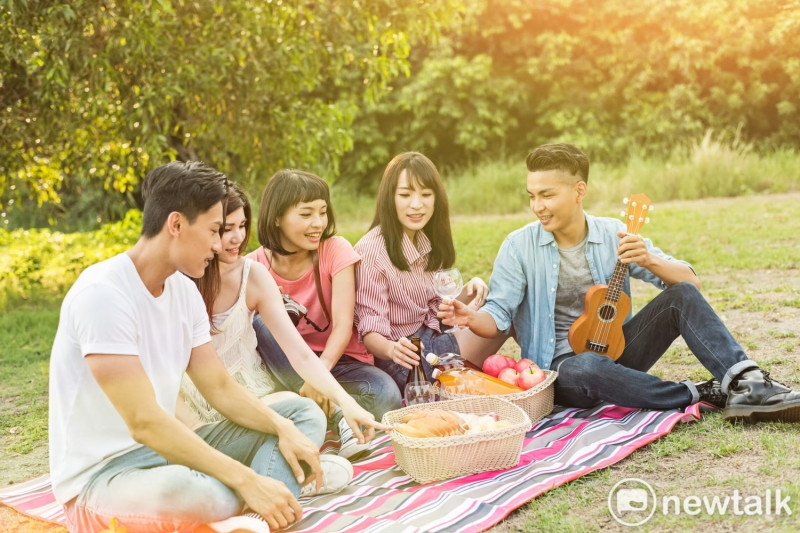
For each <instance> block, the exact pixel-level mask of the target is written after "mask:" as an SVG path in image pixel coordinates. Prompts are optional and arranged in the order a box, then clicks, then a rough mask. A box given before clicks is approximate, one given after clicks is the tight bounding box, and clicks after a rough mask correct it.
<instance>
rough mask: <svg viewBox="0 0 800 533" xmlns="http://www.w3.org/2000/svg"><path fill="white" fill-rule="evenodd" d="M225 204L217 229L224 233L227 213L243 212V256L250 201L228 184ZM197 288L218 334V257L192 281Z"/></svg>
mask: <svg viewBox="0 0 800 533" xmlns="http://www.w3.org/2000/svg"><path fill="white" fill-rule="evenodd" d="M226 200H227V201H226V202H223V205H224V208H223V211H224V212H223V223H222V227H220V229H219V234H220V236H222V235H223V233H224V232H225V218H226V217H227V216H228V214H229V213H233V212H234V211H236V210H237V209H239V208H242V209H243V210H244V218H245V221H246V222H245V231H244V239H242V244H240V245H239V255H244V254H245V252H246V251H247V243H248V242H249V241H250V225H251V221H252V216H251V215H252V209H251V207H250V200H248V199H247V194H246V193H245V192H244V191H243V190H242V189H241V188H240V187H239V186H238V185H236V184H235V183H233V182H230V181H229V182H228V196H227V197H226ZM194 282H195V283H196V284H197V288H198V289H199V290H200V295H201V296H202V297H203V302H205V304H206V312H207V313H208V321H209V322H210V323H211V332H212V333H219V330H218V329H217V328H216V327H214V320H213V312H214V302H215V301H216V299H217V296H219V291H220V288H221V286H222V278H221V276H220V273H219V257H217V256H216V255H215V256H214V259H212V260H211V261H210V262H209V263H208V266H207V267H206V270H205V272H204V273H203V277H201V278H197V279H195V280H194Z"/></svg>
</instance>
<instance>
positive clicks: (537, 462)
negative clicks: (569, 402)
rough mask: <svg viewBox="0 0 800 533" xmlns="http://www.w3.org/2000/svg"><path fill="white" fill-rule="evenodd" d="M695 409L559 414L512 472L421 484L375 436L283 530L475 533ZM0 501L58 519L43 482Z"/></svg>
mask: <svg viewBox="0 0 800 533" xmlns="http://www.w3.org/2000/svg"><path fill="white" fill-rule="evenodd" d="M700 410H701V406H700V405H699V404H698V405H693V406H690V407H688V408H686V409H685V410H683V411H680V410H672V411H640V410H635V409H629V408H623V407H618V406H604V407H599V408H595V409H585V410H580V409H562V410H559V411H558V412H555V413H552V414H551V415H550V416H548V417H545V418H543V419H542V420H540V421H539V422H537V423H536V424H535V425H534V426H533V428H532V430H531V431H530V432H529V433H528V435H527V436H526V438H525V441H524V443H523V449H522V453H521V455H520V462H519V464H517V465H516V466H515V467H513V468H509V469H506V470H498V471H493V472H481V473H478V474H472V475H469V476H463V477H460V478H455V479H450V480H444V481H439V482H432V483H426V484H422V485H421V484H417V483H415V482H414V481H413V480H412V479H411V478H410V477H409V476H408V475H407V474H406V473H405V472H403V471H402V470H401V469H400V468H399V467H398V466H397V465H396V464H395V457H394V451H393V448H392V446H391V439H390V438H389V436H382V437H380V438H379V439H376V441H374V442H373V444H372V447H371V455H370V456H369V457H367V458H365V459H363V460H360V461H358V462H357V463H355V464H354V465H353V468H354V471H355V478H354V479H353V481H352V482H351V484H350V485H349V486H348V487H346V488H345V489H344V490H343V491H341V492H339V493H337V494H331V495H324V496H318V497H315V498H310V499H304V500H303V502H302V504H303V507H304V515H303V516H304V518H303V520H302V521H301V522H300V523H299V524H296V525H295V526H294V527H292V528H290V529H289V530H288V531H290V532H293V533H294V532H298V533H306V532H308V533H310V532H312V531H313V532H322V531H337V532H342V533H361V532H371V533H395V532H399V531H402V532H403V533H406V532H407V533H417V532H422V531H426V532H427V531H431V532H436V531H447V532H453V533H473V532H479V531H484V530H485V529H488V528H489V527H491V526H493V525H494V524H496V523H498V522H499V521H501V520H502V519H503V518H505V517H506V516H508V514H510V513H511V512H512V511H513V510H514V509H516V508H518V507H520V506H521V505H524V504H525V503H526V502H528V501H530V500H532V499H534V498H536V497H537V496H539V495H541V494H543V493H545V492H547V491H548V490H551V489H553V488H555V487H558V486H560V485H563V484H564V483H568V482H569V481H572V480H574V479H577V478H579V477H581V476H583V475H585V474H587V473H589V472H592V471H595V470H598V469H601V468H605V467H607V466H609V465H611V464H614V463H616V462H617V461H619V460H621V459H623V458H624V457H627V456H628V455H630V454H631V453H632V452H633V451H634V450H636V449H638V448H640V447H642V446H644V445H646V444H648V443H650V442H652V441H653V440H655V439H657V438H659V437H661V436H663V435H665V434H667V433H669V432H670V431H671V430H672V429H673V428H674V427H675V425H676V424H677V423H678V422H690V421H693V420H697V419H699V418H700ZM330 441H331V442H330V445H329V446H328V447H327V449H326V450H325V451H326V452H327V453H331V452H335V451H336V450H337V449H338V442H334V441H333V439H330ZM326 444H328V443H327V442H326ZM0 500H2V501H3V502H4V503H6V504H7V505H10V506H12V507H15V508H16V509H18V510H21V511H23V512H26V513H28V514H32V515H35V516H40V517H44V518H46V519H47V520H50V521H55V522H61V521H63V510H62V509H61V507H60V506H59V505H58V504H57V503H55V500H54V498H53V494H52V491H51V489H50V485H49V477H47V476H43V477H40V478H37V479H34V480H30V481H27V482H25V483H20V484H18V485H12V486H10V487H1V488H0Z"/></svg>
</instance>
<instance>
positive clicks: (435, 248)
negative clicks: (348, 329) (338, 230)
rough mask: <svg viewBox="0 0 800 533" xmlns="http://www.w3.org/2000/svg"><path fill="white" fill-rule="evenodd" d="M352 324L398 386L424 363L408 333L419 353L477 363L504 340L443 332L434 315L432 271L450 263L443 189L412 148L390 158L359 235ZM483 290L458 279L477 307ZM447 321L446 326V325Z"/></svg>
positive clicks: (450, 240) (476, 283) (429, 164)
mask: <svg viewBox="0 0 800 533" xmlns="http://www.w3.org/2000/svg"><path fill="white" fill-rule="evenodd" d="M355 250H356V252H358V253H359V254H360V255H361V262H360V263H359V264H358V266H357V270H356V272H357V274H356V280H357V284H356V307H355V315H356V317H355V318H356V324H357V327H358V333H359V335H360V336H361V338H362V339H363V341H364V345H365V346H366V347H367V350H369V352H370V353H372V354H373V355H374V356H375V365H376V366H378V367H380V368H382V369H384V370H385V371H386V372H387V373H388V374H390V375H391V376H392V377H393V378H394V380H395V382H396V383H397V385H398V387H399V388H400V389H401V390H402V388H403V386H404V384H405V381H406V377H407V376H408V372H409V370H410V369H411V368H413V365H417V364H420V362H422V364H423V365H424V366H425V367H426V370H427V373H428V375H430V373H431V368H430V366H429V365H428V363H427V362H426V361H425V360H424V359H421V358H420V355H421V354H418V353H416V351H415V349H414V347H413V345H412V344H411V341H410V340H409V338H410V337H411V336H414V335H418V336H419V337H420V340H421V342H422V345H423V347H424V349H425V351H426V352H434V353H437V354H442V353H448V352H453V353H460V354H462V355H463V356H464V357H465V358H467V359H469V360H472V361H474V362H480V361H481V360H482V358H483V357H485V356H486V355H488V354H490V353H493V352H494V351H496V350H497V349H499V347H500V346H501V345H502V341H503V340H505V339H502V338H501V339H483V338H481V337H478V336H477V335H475V334H473V333H472V332H471V331H469V330H460V331H457V332H446V331H443V328H442V324H441V321H440V320H439V319H438V318H437V316H436V314H437V312H438V309H439V303H440V301H441V299H440V298H439V296H437V295H436V292H435V291H434V288H433V273H434V272H435V271H437V270H440V269H445V268H450V267H452V266H453V264H454V263H455V256H456V254H455V249H454V247H453V237H452V234H451V232H450V213H449V207H448V202H447V194H446V193H445V190H444V185H443V184H442V179H441V177H440V176H439V172H438V170H437V169H436V166H435V165H434V164H433V162H431V160H430V159H428V158H427V157H425V156H424V155H422V154H420V153H417V152H405V153H402V154H400V155H398V156H396V157H395V158H394V159H392V161H391V162H389V164H388V166H387V167H386V170H385V171H384V173H383V178H382V179H381V184H380V187H379V189H378V199H377V207H376V210H375V218H374V219H373V221H372V228H371V229H370V230H369V231H368V232H367V233H366V234H365V235H364V236H363V237H362V238H361V239H360V240H359V241H358V243H357V244H356V246H355ZM488 292H489V288H488V287H487V286H486V283H484V281H483V280H481V279H480V278H472V279H471V280H470V281H469V282H468V283H466V284H465V286H464V289H463V290H462V292H461V294H460V295H459V296H458V297H457V298H458V300H460V301H462V302H464V303H467V304H469V305H471V306H472V307H474V308H476V309H477V308H478V307H480V306H481V305H483V303H484V302H485V301H486V296H487V294H488ZM445 327H446V326H445Z"/></svg>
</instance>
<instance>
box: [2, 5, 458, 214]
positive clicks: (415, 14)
mask: <svg viewBox="0 0 800 533" xmlns="http://www.w3.org/2000/svg"><path fill="white" fill-rule="evenodd" d="M457 8H458V1H457V0H447V1H444V0H417V1H415V2H395V1H393V0H355V1H347V0H341V1H339V0H331V1H329V2H304V1H301V0H268V1H266V2H262V1H245V0H195V1H191V0H172V1H169V0H153V1H148V0H140V1H132V0H131V1H126V0H105V1H103V0H94V1H92V0H76V1H73V2H69V3H67V2H52V1H37V0H0V76H2V77H0V89H1V91H0V138H2V139H3V142H4V145H5V147H6V148H4V150H3V151H2V153H0V198H2V200H3V205H4V207H6V208H8V207H9V206H11V210H12V211H14V212H15V213H17V215H18V216H19V215H21V214H25V215H26V218H25V219H22V218H20V219H19V220H18V222H19V223H23V224H26V225H38V224H41V223H44V222H46V221H49V222H50V223H53V222H54V221H55V219H56V218H58V217H59V216H64V215H65V214H66V213H68V212H69V213H79V215H78V217H73V218H72V219H70V220H63V222H75V221H76V220H75V218H80V220H79V221H80V222H82V223H84V224H85V223H86V222H88V221H94V220H95V219H96V220H97V221H100V220H104V219H109V218H119V217H120V216H121V214H122V213H124V212H125V210H127V209H128V208H129V207H130V206H132V205H134V204H135V203H136V191H137V185H138V183H139V181H140V180H141V179H142V177H143V176H144V174H145V173H146V172H147V171H148V170H149V169H151V168H152V167H154V166H156V165H158V164H161V163H163V162H166V161H168V160H170V159H174V158H179V159H202V160H204V161H206V162H207V163H209V164H212V165H214V166H217V167H218V168H220V169H222V170H224V171H226V172H227V173H228V174H229V176H230V177H231V179H234V180H236V181H238V182H240V183H242V184H243V185H245V186H246V187H247V186H252V185H254V184H256V183H258V184H263V182H264V181H265V180H266V179H267V178H268V177H269V175H271V174H272V172H273V171H275V170H277V169H279V168H282V167H286V166H297V167H303V168H307V169H310V170H313V171H317V172H319V173H321V174H322V175H325V176H329V177H333V176H335V174H336V172H337V169H338V164H339V160H340V158H341V156H342V154H344V153H345V152H346V151H347V150H349V149H350V148H351V147H352V132H351V123H352V120H353V118H354V116H355V114H356V113H357V110H358V108H359V107H360V106H363V105H364V104H365V103H366V102H371V101H375V100H377V99H378V98H379V97H380V96H381V95H382V94H383V93H384V91H385V90H386V87H387V84H388V82H389V81H390V80H391V79H393V78H394V77H396V76H398V75H400V74H404V73H407V72H408V62H407V57H408V53H409V49H410V47H411V46H412V45H413V44H414V43H417V42H419V41H421V40H429V39H434V38H435V37H436V36H437V35H438V34H439V33H440V32H441V31H442V29H443V28H444V27H445V26H444V25H445V24H446V23H447V21H449V20H450V19H452V17H453V15H454V13H455V12H456V10H457ZM31 203H35V204H36V205H37V206H38V207H39V209H31V208H30V205H31ZM20 204H23V209H17V208H16V206H19V205H20ZM6 210H8V209H6ZM3 215H4V216H5V215H6V213H5V211H4V213H3ZM6 220H8V219H6Z"/></svg>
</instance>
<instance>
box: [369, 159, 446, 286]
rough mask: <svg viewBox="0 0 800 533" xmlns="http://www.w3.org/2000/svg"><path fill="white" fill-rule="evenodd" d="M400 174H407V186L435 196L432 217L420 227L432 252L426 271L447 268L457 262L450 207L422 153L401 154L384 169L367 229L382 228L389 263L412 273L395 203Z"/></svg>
mask: <svg viewBox="0 0 800 533" xmlns="http://www.w3.org/2000/svg"><path fill="white" fill-rule="evenodd" d="M403 171H405V172H406V179H407V180H408V182H409V185H411V186H414V187H418V188H420V189H431V190H433V194H434V204H433V216H432V217H431V219H430V220H429V221H428V223H427V224H425V227H424V228H422V231H424V232H425V235H427V237H428V240H430V242H431V253H430V255H429V258H428V264H427V265H426V267H425V270H426V271H429V272H432V271H434V270H440V269H443V268H450V267H452V266H453V264H454V263H455V262H456V251H455V247H454V246H453V235H452V233H451V231H450V206H449V203H448V201H447V193H446V192H445V190H444V183H442V178H441V176H439V171H438V170H437V169H436V165H434V164H433V162H432V161H431V160H430V159H428V158H427V157H425V156H424V155H423V154H420V153H419V152H404V153H402V154H398V155H396V156H395V157H394V159H392V160H391V161H390V162H389V164H388V165H387V166H386V169H385V170H384V171H383V177H382V178H381V184H380V186H379V187H378V199H377V205H376V208H375V217H374V218H373V220H372V225H371V226H370V228H374V227H375V226H380V227H381V233H382V234H383V240H384V241H385V242H386V251H387V253H388V254H389V259H391V261H392V264H393V265H394V266H395V267H396V268H397V269H398V270H411V267H410V266H409V264H408V261H407V260H406V257H405V256H404V255H403V246H402V245H403V225H402V224H401V223H400V220H399V218H398V215H397V207H396V206H395V201H394V198H395V193H396V192H397V183H398V181H399V180H400V175H401V174H402V173H403Z"/></svg>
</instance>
